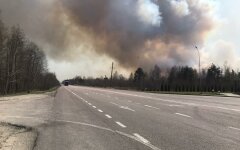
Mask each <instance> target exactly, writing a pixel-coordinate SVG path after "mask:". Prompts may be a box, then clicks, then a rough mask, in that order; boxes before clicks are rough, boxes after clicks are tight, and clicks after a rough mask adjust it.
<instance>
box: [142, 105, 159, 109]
mask: <svg viewBox="0 0 240 150" xmlns="http://www.w3.org/2000/svg"><path fill="white" fill-rule="evenodd" d="M144 106H145V107H149V108H154V109H159V108H157V107H153V106H149V105H144Z"/></svg>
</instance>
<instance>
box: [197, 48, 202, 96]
mask: <svg viewBox="0 0 240 150" xmlns="http://www.w3.org/2000/svg"><path fill="white" fill-rule="evenodd" d="M195 48H196V50H197V52H198V60H199V62H198V73H199V90H200V92H202V88H201V55H200V51H199V49H198V47H197V46H195Z"/></svg>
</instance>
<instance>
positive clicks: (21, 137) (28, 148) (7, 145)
mask: <svg viewBox="0 0 240 150" xmlns="http://www.w3.org/2000/svg"><path fill="white" fill-rule="evenodd" d="M36 139H37V132H36V131H35V130H33V129H31V128H26V127H23V126H17V125H12V124H8V123H0V150H32V149H33V148H34V146H35V141H36Z"/></svg>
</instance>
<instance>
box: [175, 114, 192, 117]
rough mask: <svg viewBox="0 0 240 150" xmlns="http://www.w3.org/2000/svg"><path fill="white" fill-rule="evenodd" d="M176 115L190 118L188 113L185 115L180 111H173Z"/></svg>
mask: <svg viewBox="0 0 240 150" xmlns="http://www.w3.org/2000/svg"><path fill="white" fill-rule="evenodd" d="M175 114H176V115H179V116H183V117H188V118H192V117H191V116H188V115H185V114H181V113H175Z"/></svg>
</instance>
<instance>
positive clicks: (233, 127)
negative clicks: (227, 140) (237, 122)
mask: <svg viewBox="0 0 240 150" xmlns="http://www.w3.org/2000/svg"><path fill="white" fill-rule="evenodd" d="M228 128H229V129H233V130H238V131H240V129H239V128H235V127H228Z"/></svg>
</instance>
